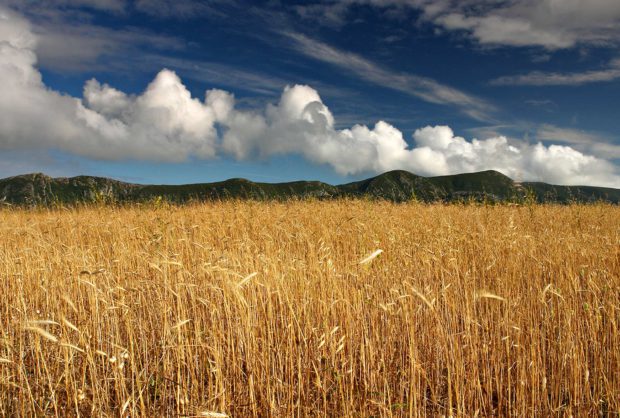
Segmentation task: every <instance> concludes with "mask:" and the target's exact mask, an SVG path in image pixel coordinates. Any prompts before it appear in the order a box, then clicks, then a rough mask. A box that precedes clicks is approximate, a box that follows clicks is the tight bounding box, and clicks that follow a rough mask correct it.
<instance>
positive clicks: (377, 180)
mask: <svg viewBox="0 0 620 418" xmlns="http://www.w3.org/2000/svg"><path fill="white" fill-rule="evenodd" d="M342 197H352V198H370V199H385V200H390V201H394V202H405V201H410V200H418V201H423V202H438V201H441V202H456V201H478V202H506V201H511V202H519V201H525V200H527V199H529V200H536V201H538V202H553V203H570V202H582V203H586V202H595V201H605V202H609V203H615V204H618V203H620V190H619V189H611V188H602V187H590V186H554V185H549V184H546V183H517V182H514V181H513V180H511V179H510V178H509V177H506V176H505V175H503V174H501V173H499V172H497V171H492V170H490V171H482V172H478V173H467V174H456V175H450V176H439V177H422V176H418V175H415V174H412V173H409V172H407V171H402V170H396V171H389V172H387V173H384V174H381V175H378V176H376V177H372V178H369V179H366V180H362V181H357V182H353V183H348V184H342V185H338V186H332V185H330V184H326V183H322V182H318V181H295V182H288V183H257V182H252V181H249V180H245V179H230V180H226V181H222V182H216V183H199V184H185V185H140V184H131V183H124V182H121V181H118V180H112V179H108V178H103V177H90V176H78V177H72V178H51V177H49V176H46V175H44V174H40V173H36V174H26V175H21V176H15V177H9V178H5V179H2V180H0V202H1V203H4V204H5V205H6V204H10V205H29V206H35V205H42V206H46V205H54V204H62V205H72V204H77V203H91V202H99V203H106V202H110V203H111V202H118V203H125V202H145V201H150V200H153V199H162V200H166V201H169V202H174V203H183V202H188V201H204V200H219V199H231V198H233V199H255V200H268V199H269V200H286V199H306V198H318V199H333V198H342Z"/></svg>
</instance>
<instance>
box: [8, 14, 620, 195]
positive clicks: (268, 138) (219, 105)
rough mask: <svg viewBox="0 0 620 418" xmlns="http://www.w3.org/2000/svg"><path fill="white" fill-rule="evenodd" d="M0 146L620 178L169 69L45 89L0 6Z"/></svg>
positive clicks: (22, 36)
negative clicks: (346, 122)
mask: <svg viewBox="0 0 620 418" xmlns="http://www.w3.org/2000/svg"><path fill="white" fill-rule="evenodd" d="M0 19H2V22H1V23H2V24H1V25H0V90H1V91H2V92H3V94H2V95H0V149H2V150H4V151H8V152H20V150H21V152H23V151H27V150H37V151H40V150H43V149H59V150H63V151H66V152H68V153H71V154H73V155H81V156H85V157H88V158H92V159H111V160H114V159H116V160H122V159H140V160H152V161H183V160H186V159H188V158H198V159H209V158H217V157H218V156H229V157H232V158H237V159H240V160H242V159H250V158H270V157H272V156H275V155H287V154H296V155H301V156H303V157H304V158H306V159H307V160H309V161H312V162H315V163H317V164H326V165H329V166H331V167H332V168H333V169H334V170H336V171H337V172H339V173H342V174H357V173H377V172H382V171H386V170H391V169H406V170H410V171H412V172H415V173H418V174H422V175H441V174H451V173H459V172H464V171H477V170H484V169H496V170H499V171H502V172H503V173H505V174H507V175H509V176H511V177H513V178H515V179H525V180H544V181H549V182H553V183H562V184H567V183H581V184H596V185H608V186H615V187H619V186H620V176H619V175H618V172H617V169H616V167H615V166H614V165H613V164H611V163H610V162H608V161H605V160H603V159H600V158H596V157H594V156H590V155H586V154H584V153H582V152H580V151H578V150H575V149H573V148H571V147H568V146H559V145H551V146H545V145H543V144H540V143H539V144H533V145H531V144H526V143H520V142H511V141H509V140H508V139H507V138H505V137H502V136H495V137H491V138H487V139H483V140H478V139H473V140H471V141H468V140H466V139H465V138H462V137H459V136H457V135H455V134H454V132H453V131H452V129H451V128H449V127H447V126H434V127H431V126H427V127H424V128H421V129H418V130H416V131H415V132H414V134H413V137H412V141H410V142H408V141H407V140H406V139H405V137H404V135H403V133H402V132H401V131H400V130H398V129H397V128H396V127H394V126H392V125H390V124H389V123H386V122H383V121H379V122H377V123H376V124H375V125H374V126H372V127H369V126H366V125H361V124H358V125H354V126H353V127H351V128H349V129H336V128H335V117H334V115H333V114H332V113H331V111H330V110H329V108H328V107H327V106H326V105H325V103H323V101H322V99H321V97H320V95H319V93H318V92H317V91H316V90H315V89H313V88H312V87H309V86H306V85H295V86H289V87H286V88H285V89H284V91H283V93H282V95H281V97H280V99H279V101H278V102H277V103H275V104H270V105H267V107H266V108H264V109H256V110H247V109H244V110H241V109H238V108H237V107H236V105H235V97H234V96H233V95H232V94H231V93H229V92H226V91H223V90H208V91H207V92H206V93H205V97H204V99H202V100H201V99H198V98H195V97H192V95H191V94H190V92H189V90H188V89H187V88H186V87H185V85H184V84H183V83H182V81H181V80H180V79H179V77H178V76H177V75H176V74H175V73H174V72H172V71H169V70H162V71H161V72H160V73H159V74H158V75H157V76H156V77H155V79H154V80H153V81H152V82H151V83H150V84H149V85H148V86H147V87H146V89H145V91H144V92H142V93H141V94H138V95H130V94H126V93H124V92H122V91H120V90H118V89H115V88H114V87H112V86H109V85H107V84H105V83H101V82H99V81H97V80H94V79H92V80H90V81H88V82H87V83H86V84H85V86H84V90H83V95H82V97H81V98H76V97H71V96H68V95H64V94H61V93H59V92H57V91H54V90H52V89H50V88H48V87H47V86H46V85H45V84H44V82H43V80H42V77H41V74H40V72H39V71H38V70H37V68H36V62H37V56H36V54H35V52H34V51H36V42H37V39H36V37H35V36H33V34H32V30H31V28H30V26H29V23H28V22H27V21H26V20H24V19H23V18H21V17H20V16H17V15H15V14H14V13H12V12H10V11H8V10H0Z"/></svg>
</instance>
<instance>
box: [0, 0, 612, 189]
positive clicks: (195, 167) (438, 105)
mask: <svg viewBox="0 0 620 418" xmlns="http://www.w3.org/2000/svg"><path fill="white" fill-rule="evenodd" d="M619 118H620V1H618V0H434V1H431V0H340V1H333V0H323V1H314V2H301V1H278V0H267V1H262V2H249V1H241V0H226V1H224V0H196V1H191V0H40V1H39V0H0V177H8V176H12V175H18V174H24V173H30V172H44V173H46V174H48V175H51V176H74V175H82V174H86V175H96V176H105V177H113V178H117V179H120V180H124V181H129V182H135V183H160V184H180V183H198V182H208V181H218V180H224V179H228V178H233V177H243V178H248V179H251V180H255V181H264V182H282V181H292V180H300V179H303V180H321V181H326V182H328V183H332V184H340V183H346V182H350V181H355V180H358V179H362V178H367V177H370V176H373V175H376V174H379V173H382V172H385V171H389V170H395V169H404V170H408V171H411V172H413V173H416V174H419V175H423V176H436V175H447V174H456V173H463V172H474V171H482V170H487V169H494V170H498V171H501V172H502V173H504V174H506V175H508V176H510V177H511V178H513V179H515V180H517V181H545V182H548V183H553V184H574V185H576V184H579V185H595V186H606V187H615V188H620V136H619V135H618V132H619V128H620V121H619Z"/></svg>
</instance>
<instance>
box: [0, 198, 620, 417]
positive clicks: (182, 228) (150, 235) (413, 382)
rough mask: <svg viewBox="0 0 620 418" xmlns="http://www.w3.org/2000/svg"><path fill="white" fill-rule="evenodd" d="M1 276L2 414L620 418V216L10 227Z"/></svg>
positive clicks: (281, 213) (351, 205) (549, 209)
mask: <svg viewBox="0 0 620 418" xmlns="http://www.w3.org/2000/svg"><path fill="white" fill-rule="evenodd" d="M379 249H381V250H383V252H382V253H379V252H375V251H376V250H379ZM364 259H366V260H364ZM363 260H364V262H363V263H360V262H361V261H363ZM0 277H1V281H0V291H1V292H2V297H1V299H0V332H1V335H0V415H3V416H7V415H8V416H11V415H18V416H33V415H39V416H40V415H56V416H66V415H78V414H79V415H81V416H91V415H92V416H128V415H130V416H204V417H209V416H210V417H224V416H240V417H246V416H259V417H264V416H326V415H327V416H419V415H430V416H436V415H459V416H462V415H465V416H489V415H493V414H495V415H501V416H505V415H509V414H510V415H516V416H551V415H566V416H568V415H573V416H597V415H608V416H618V414H619V413H620V349H619V348H618V347H620V326H619V321H620V278H619V277H620V208H618V207H612V206H605V205H597V206H588V207H586V206H569V207H560V206H531V207H483V206H464V207H463V206H441V205H437V206H434V205H428V206H425V205H393V204H388V203H370V202H360V201H353V202H347V201H344V202H329V203H321V202H305V203H304V202H298V203H287V204H281V203H255V202H245V203H241V202H228V203H214V204H206V205H195V206H188V207H183V208H171V207H163V208H90V209H89V208H84V209H79V210H56V211H19V210H14V211H13V210H4V211H0ZM614 414H615V415H614Z"/></svg>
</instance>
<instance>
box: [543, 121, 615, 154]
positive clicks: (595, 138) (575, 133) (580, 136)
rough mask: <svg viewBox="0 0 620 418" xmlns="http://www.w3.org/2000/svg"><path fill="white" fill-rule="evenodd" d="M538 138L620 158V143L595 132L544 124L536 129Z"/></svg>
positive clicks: (590, 152) (591, 152)
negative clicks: (615, 142)
mask: <svg viewBox="0 0 620 418" xmlns="http://www.w3.org/2000/svg"><path fill="white" fill-rule="evenodd" d="M536 139H538V140H540V141H551V142H561V143H566V144H571V146H572V147H574V148H575V149H578V150H580V151H583V152H587V153H589V154H592V155H595V156H598V157H601V158H610V159H616V158H620V145H618V144H614V143H613V142H612V140H611V138H609V137H607V136H606V135H602V134H599V133H595V132H588V131H584V130H580V129H571V128H561V127H558V126H555V125H551V124H543V125H541V126H540V127H539V128H538V130H537V131H536Z"/></svg>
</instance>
